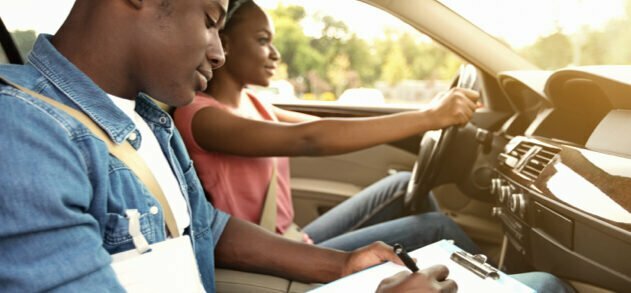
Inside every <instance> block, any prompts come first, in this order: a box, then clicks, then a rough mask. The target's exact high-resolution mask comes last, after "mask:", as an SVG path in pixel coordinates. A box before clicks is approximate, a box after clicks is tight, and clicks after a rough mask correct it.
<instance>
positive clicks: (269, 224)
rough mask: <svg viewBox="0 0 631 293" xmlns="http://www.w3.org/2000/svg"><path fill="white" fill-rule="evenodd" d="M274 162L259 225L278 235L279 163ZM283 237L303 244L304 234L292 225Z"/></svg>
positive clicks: (296, 226) (274, 160) (294, 224)
mask: <svg viewBox="0 0 631 293" xmlns="http://www.w3.org/2000/svg"><path fill="white" fill-rule="evenodd" d="M272 160H273V165H272V176H271V179H270V181H269V184H268V185H267V193H266V195H265V202H264V203H263V208H262V210H261V220H260V222H259V225H261V227H263V228H265V229H266V230H268V231H271V232H272V233H276V215H277V214H278V211H277V206H276V198H277V190H278V180H277V177H278V176H277V173H278V171H277V169H278V167H277V163H276V162H277V161H276V159H275V158H274V159H272ZM283 237H285V238H288V239H291V240H296V241H300V242H302V239H303V238H302V232H301V231H300V227H299V226H298V225H296V223H291V224H290V225H289V227H287V229H286V230H285V232H284V233H283Z"/></svg>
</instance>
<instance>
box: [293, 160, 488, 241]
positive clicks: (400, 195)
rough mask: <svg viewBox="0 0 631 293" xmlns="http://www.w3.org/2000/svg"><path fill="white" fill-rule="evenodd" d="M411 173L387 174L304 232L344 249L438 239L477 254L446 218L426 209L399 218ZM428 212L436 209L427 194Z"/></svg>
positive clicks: (459, 230)
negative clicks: (380, 242) (380, 243)
mask: <svg viewBox="0 0 631 293" xmlns="http://www.w3.org/2000/svg"><path fill="white" fill-rule="evenodd" d="M409 180H410V173H408V172H400V173H397V174H394V175H391V176H388V177H386V178H384V179H382V180H380V181H378V182H376V183H374V184H372V185H371V186H369V187H367V188H366V189H364V190H362V191H361V192H360V193H358V194H356V195H355V196H353V197H351V198H350V199H348V200H346V201H344V202H343V203H341V204H340V205H338V206H336V207H335V208H333V209H332V210H330V211H328V212H327V213H325V214H324V215H322V216H321V217H319V218H317V219H316V220H314V221H313V222H311V223H310V224H309V225H307V226H305V227H304V229H303V231H304V232H305V233H307V234H309V236H310V237H311V239H313V241H314V243H315V244H317V245H319V246H323V247H328V248H335V249H340V250H345V251H350V250H354V249H356V248H359V247H362V246H365V245H368V244H370V243H372V242H375V241H383V242H385V243H387V244H389V245H393V244H395V243H400V244H401V245H403V246H404V247H406V249H407V250H414V249H417V248H420V247H423V246H425V245H428V244H431V243H434V242H436V241H438V240H441V239H452V240H454V241H455V244H456V245H458V246H459V247H460V248H462V249H464V250H466V251H469V252H471V253H478V252H479V248H478V247H477V246H476V245H475V244H474V243H473V241H471V239H469V237H468V236H467V235H466V234H465V233H464V231H462V230H461V229H460V227H458V225H457V224H456V223H454V222H453V221H452V220H451V219H450V218H449V217H447V216H445V215H443V214H441V213H437V212H429V213H423V214H418V215H413V216H407V217H401V216H402V215H404V214H405V212H406V211H405V207H404V204H403V199H404V196H405V191H406V188H407V184H408V181H409ZM425 200H426V201H427V203H426V204H425V206H427V207H428V208H427V211H435V210H436V204H435V202H434V200H433V197H432V196H431V195H429V196H427V197H426V199H425Z"/></svg>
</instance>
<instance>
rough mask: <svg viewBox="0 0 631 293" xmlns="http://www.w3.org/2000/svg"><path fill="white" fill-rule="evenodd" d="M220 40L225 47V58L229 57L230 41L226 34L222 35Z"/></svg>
mask: <svg viewBox="0 0 631 293" xmlns="http://www.w3.org/2000/svg"><path fill="white" fill-rule="evenodd" d="M219 39H220V40H221V46H222V47H223V54H224V56H225V55H228V52H229V51H230V44H229V41H230V39H229V38H228V36H226V35H225V34H220V35H219Z"/></svg>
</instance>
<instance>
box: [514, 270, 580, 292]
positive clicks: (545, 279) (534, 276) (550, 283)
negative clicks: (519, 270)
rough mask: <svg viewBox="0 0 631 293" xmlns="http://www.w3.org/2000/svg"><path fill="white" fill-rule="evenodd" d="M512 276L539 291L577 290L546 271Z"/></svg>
mask: <svg viewBox="0 0 631 293" xmlns="http://www.w3.org/2000/svg"><path fill="white" fill-rule="evenodd" d="M511 277H512V278H514V279H516V280H517V281H520V282H522V283H524V284H526V285H527V286H528V287H530V288H532V289H534V290H535V291H536V292H539V293H562V292H567V293H573V292H575V291H574V289H573V288H572V287H570V286H569V285H568V284H566V283H565V282H563V281H561V279H559V278H557V277H555V276H553V275H551V274H548V273H544V272H532V273H523V274H515V275H511Z"/></svg>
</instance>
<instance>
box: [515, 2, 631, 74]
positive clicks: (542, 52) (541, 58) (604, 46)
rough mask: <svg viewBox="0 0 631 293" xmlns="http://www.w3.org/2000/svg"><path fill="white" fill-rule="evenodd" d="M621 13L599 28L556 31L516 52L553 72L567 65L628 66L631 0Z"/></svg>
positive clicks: (630, 57) (630, 42)
mask: <svg viewBox="0 0 631 293" xmlns="http://www.w3.org/2000/svg"><path fill="white" fill-rule="evenodd" d="M625 12H626V17H623V18H620V19H613V20H611V21H609V23H608V24H607V25H606V26H605V27H604V28H602V29H599V30H593V29H589V28H583V29H582V30H580V31H579V32H577V33H575V34H572V35H566V34H564V33H563V32H561V31H558V32H556V33H554V34H552V35H550V36H546V37H543V38H540V39H539V40H537V42H535V43H534V44H533V45H531V46H528V47H526V48H522V49H521V50H520V51H521V52H522V53H523V55H524V56H525V57H526V58H527V59H529V60H531V61H532V62H533V63H535V64H536V65H538V66H540V67H541V68H544V69H557V68H560V67H563V66H567V65H570V64H573V65H596V64H599V65H606V64H611V65H625V64H627V65H628V64H631V50H629V44H631V32H630V30H629V28H630V27H631V0H627V2H626V9H625Z"/></svg>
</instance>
